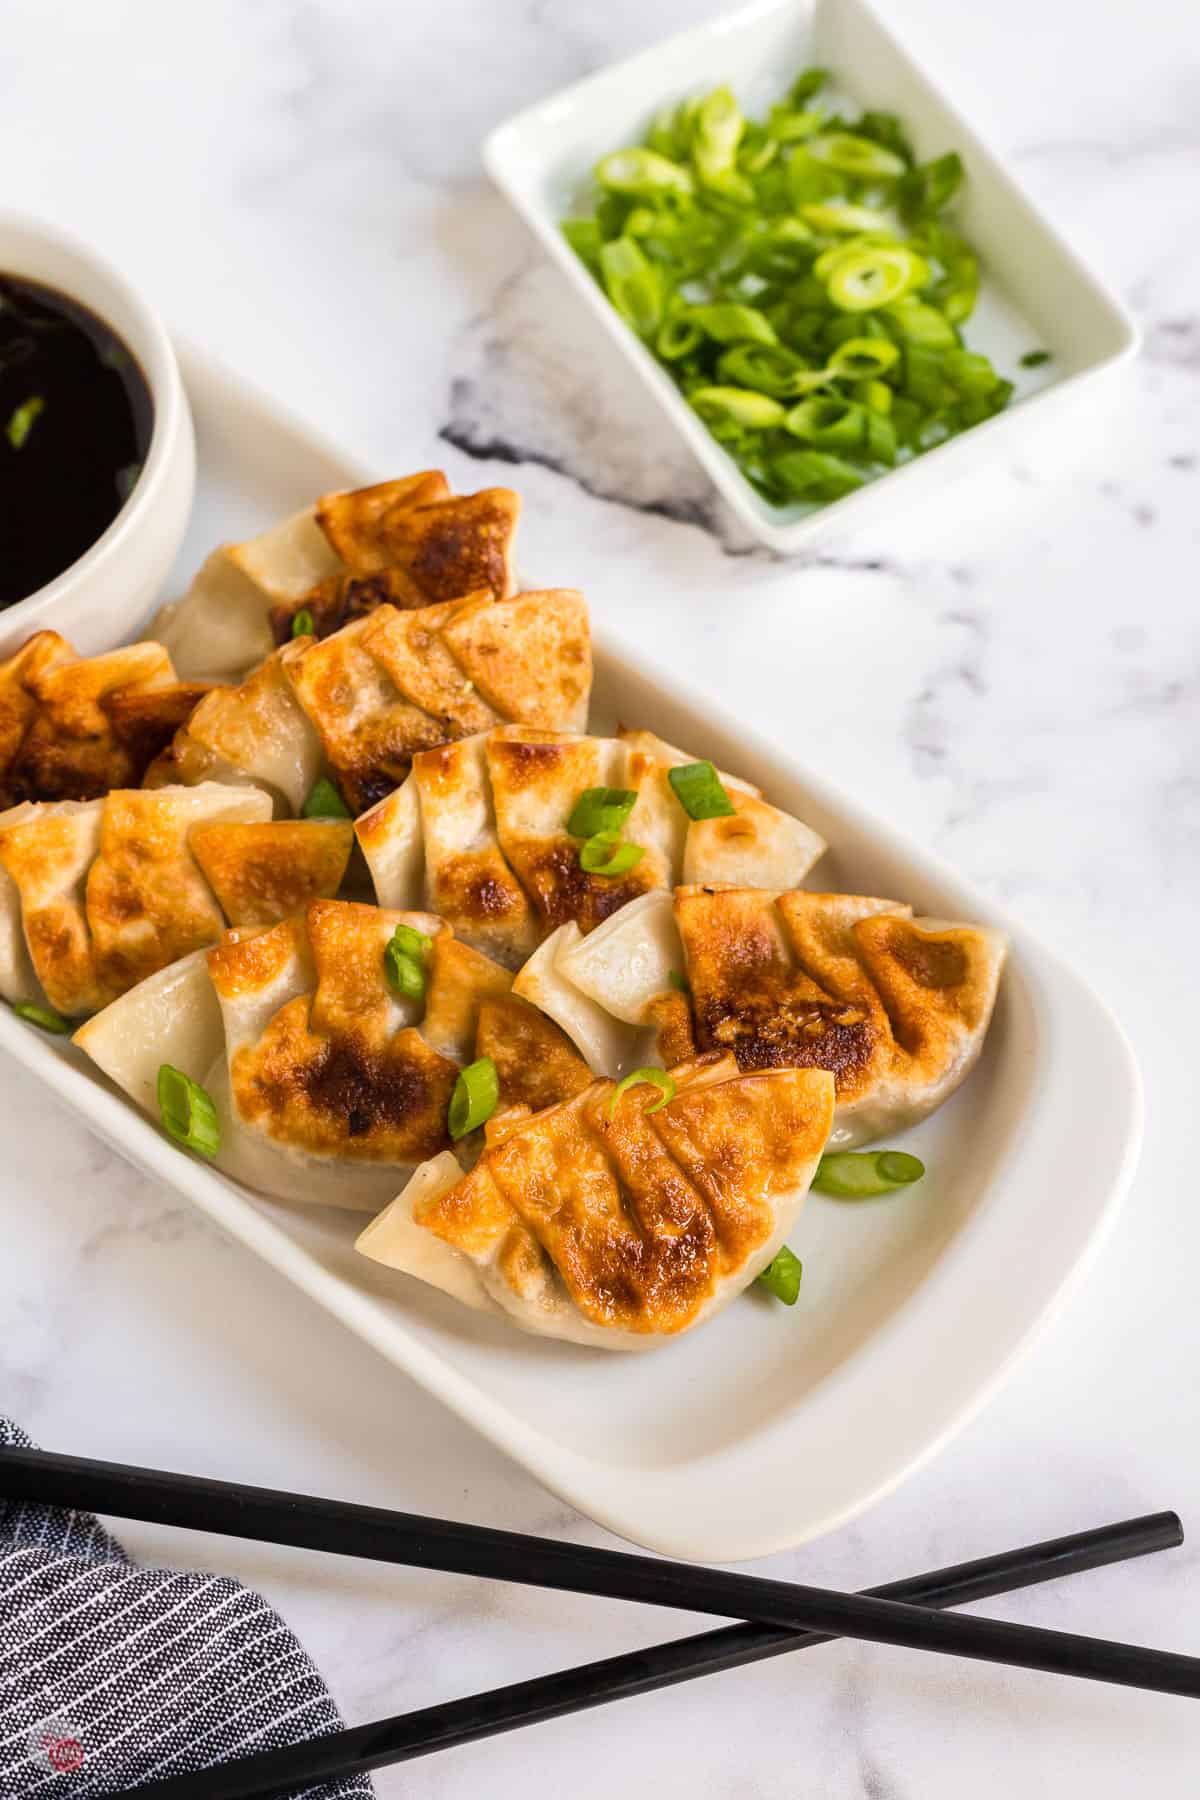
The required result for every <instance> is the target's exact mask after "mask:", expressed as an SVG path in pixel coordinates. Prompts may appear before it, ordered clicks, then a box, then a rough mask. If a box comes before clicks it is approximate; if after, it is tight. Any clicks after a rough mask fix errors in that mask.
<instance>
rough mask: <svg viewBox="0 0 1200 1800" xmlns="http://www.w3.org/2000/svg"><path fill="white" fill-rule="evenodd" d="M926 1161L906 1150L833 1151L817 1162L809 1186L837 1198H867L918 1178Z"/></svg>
mask: <svg viewBox="0 0 1200 1800" xmlns="http://www.w3.org/2000/svg"><path fill="white" fill-rule="evenodd" d="M924 1173H925V1164H924V1163H923V1162H922V1161H921V1159H920V1158H919V1157H917V1156H910V1155H909V1154H908V1152H907V1151H906V1150H861V1151H860V1150H834V1151H831V1152H830V1154H829V1155H828V1156H823V1157H822V1158H821V1160H820V1162H819V1163H818V1164H817V1172H816V1174H815V1175H814V1176H813V1181H812V1185H813V1188H814V1190H815V1191H816V1192H817V1193H819V1194H832V1195H833V1196H834V1197H835V1198H836V1199H838V1200H870V1199H872V1198H874V1196H875V1195H877V1194H891V1193H894V1192H895V1190H896V1189H897V1188H901V1187H910V1186H911V1185H912V1183H913V1182H914V1181H920V1179H921V1177H922V1175H924Z"/></svg>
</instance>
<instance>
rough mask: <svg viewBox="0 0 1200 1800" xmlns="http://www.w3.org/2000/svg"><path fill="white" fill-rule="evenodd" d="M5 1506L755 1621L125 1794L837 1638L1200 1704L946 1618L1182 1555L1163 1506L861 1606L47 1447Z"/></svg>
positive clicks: (187, 1788) (620, 1692) (175, 1791)
mask: <svg viewBox="0 0 1200 1800" xmlns="http://www.w3.org/2000/svg"><path fill="white" fill-rule="evenodd" d="M0 1499H9V1500H31V1501H40V1502H43V1503H45V1504H48V1505H53V1506H63V1507H70V1508H78V1509H80V1510H85V1509H86V1510H89V1511H93V1512H99V1513H105V1514H108V1515H110V1516H113V1517H117V1518H122V1519H140V1520H143V1521H146V1522H148V1523H152V1524H156V1525H179V1526H184V1527H187V1528H188V1529H190V1530H193V1531H208V1532H215V1533H218V1534H220V1535H223V1536H228V1537H241V1538H251V1539H254V1540H256V1541H258V1542H262V1543H277V1544H287V1545H292V1546H296V1547H299V1548H302V1549H310V1550H327V1551H331V1552H333V1553H334V1554H336V1555H340V1556H356V1557H363V1558H366V1559H368V1560H371V1561H376V1562H390V1563H401V1564H405V1565H407V1566H408V1567H411V1568H422V1569H440V1570H444V1571H446V1572H447V1573H451V1574H457V1575H480V1576H485V1577H488V1578H489V1579H491V1580H494V1581H514V1582H520V1583H523V1584H525V1585H528V1586H533V1587H547V1588H558V1589H562V1590H565V1591H568V1592H572V1593H580V1594H603V1595H606V1596H609V1597H610V1598H614V1599H622V1600H638V1601H642V1602H643V1603H645V1604H649V1605H652V1606H667V1607H677V1608H680V1609H682V1610H684V1611H686V1612H701V1613H715V1614H717V1615H719V1616H722V1617H725V1618H737V1619H745V1620H749V1621H752V1622H751V1623H748V1624H741V1625H735V1626H731V1627H727V1628H725V1629H724V1630H720V1631H710V1632H704V1633H701V1634H700V1635H698V1636H694V1637H690V1638H682V1639H676V1640H674V1641H672V1642H671V1643H667V1644H659V1645H655V1646H654V1647H652V1648H651V1649H648V1650H641V1651H634V1652H632V1653H631V1654H629V1655H625V1656H613V1657H607V1658H605V1659H604V1660H603V1661H601V1662H594V1663H585V1664H583V1665H582V1666H581V1667H579V1668H575V1669H566V1670H563V1671H562V1672H560V1673H559V1674H556V1675H547V1676H542V1677H540V1678H538V1679H537V1680H533V1681H522V1682H517V1683H515V1684H513V1685H512V1686H509V1687H503V1688H493V1689H491V1690H489V1691H488V1692H487V1693H484V1694H475V1695H471V1696H470V1697H468V1698H466V1699H462V1700H454V1701H449V1702H446V1703H445V1704H443V1705H440V1706H431V1707H424V1708H422V1709H421V1710H420V1711H418V1712H411V1713H401V1714H399V1715H397V1716H396V1717H395V1718H391V1719H381V1720H379V1721H377V1722H376V1723H375V1724H371V1725H358V1726H354V1727H352V1728H350V1729H349V1730H346V1731H339V1732H334V1733H332V1734H330V1735H329V1736H327V1737H323V1738H316V1739H310V1740H308V1741H307V1742H305V1743H301V1744H296V1745H294V1746H291V1747H290V1748H287V1749H283V1750H267V1751H262V1752H259V1753H257V1754H255V1755H252V1756H244V1757H237V1758H235V1759H233V1760H232V1761H230V1762H227V1763H223V1764H220V1765H218V1766H217V1767H215V1768H210V1769H205V1770H202V1771H200V1772H198V1773H189V1774H184V1775H173V1776H168V1777H166V1778H165V1779H164V1780H157V1781H151V1782H147V1783H145V1784H144V1785H142V1786H140V1787H137V1788H131V1789H127V1790H125V1794H124V1797H123V1800H268V1797H269V1796H272V1795H276V1796H278V1795H286V1794H287V1793H289V1792H290V1791H291V1790H292V1789H294V1788H295V1787H296V1786H297V1784H307V1783H312V1782H317V1781H322V1780H332V1779H334V1778H337V1777H345V1776H348V1775H352V1774H359V1773H363V1772H366V1771H369V1770H371V1769H378V1768H382V1767H384V1766H385V1765H387V1764H389V1763H397V1762H406V1761H409V1760H411V1759H413V1758H415V1757H419V1756H428V1755H430V1754H432V1753H433V1752H434V1751H436V1750H446V1749H449V1748H451V1747H452V1746H453V1745H456V1744H465V1743H470V1742H471V1741H472V1740H474V1739H476V1738H481V1737H490V1736H492V1735H494V1734H495V1733H498V1732H501V1731H510V1730H513V1729H515V1728H516V1727H518V1726H521V1725H532V1724H536V1723H538V1722H539V1721H541V1720H543V1719H552V1718H559V1717H561V1716H562V1715H563V1714H565V1713H570V1712H578V1711H581V1710H583V1709H584V1708H585V1707H589V1706H597V1705H601V1704H603V1703H604V1702H606V1701H609V1700H620V1699H626V1698H629V1697H630V1696H632V1695H635V1694H645V1693H650V1692H652V1691H653V1690H654V1689H655V1688H660V1687H669V1686H671V1685H673V1684H674V1683H676V1682H680V1681H689V1680H692V1679H694V1678H695V1677H697V1676H700V1675H712V1674H716V1673H718V1672H719V1671H721V1670H723V1669H733V1668H739V1667H741V1666H742V1665H743V1664H745V1663H750V1662H757V1661H760V1660H762V1659H763V1658H765V1657H768V1656H778V1655H780V1654H781V1653H783V1652H784V1651H788V1650H802V1649H807V1648H809V1647H810V1646H811V1645H813V1644H818V1643H823V1642H826V1641H828V1639H829V1638H830V1637H851V1638H863V1639H865V1640H867V1641H869V1642H874V1643H885V1644H900V1645H904V1646H907V1647H908V1648H911V1649H915V1650H934V1651H939V1652H941V1653H943V1654H945V1655H952V1656H967V1657H973V1658H977V1659H980V1660H983V1661H987V1662H998V1663H1003V1664H1006V1665H1008V1666H1009V1667H1012V1668H1027V1669H1043V1670H1047V1671H1050V1672H1052V1673H1055V1674H1061V1675H1076V1676H1082V1677H1085V1678H1087V1679H1090V1680H1094V1681H1109V1682H1115V1683H1118V1684H1120V1685H1122V1686H1126V1687H1142V1688H1149V1689H1152V1690H1154V1691H1157V1692H1159V1693H1169V1694H1183V1695H1189V1696H1193V1697H1200V1658H1196V1657H1190V1656H1179V1655H1176V1654H1174V1653H1172V1652H1170V1651H1165V1650H1150V1649H1145V1648H1143V1647H1141V1646H1139V1645H1136V1644H1120V1643H1112V1642H1109V1641H1107V1640H1105V1639H1102V1638H1088V1637H1079V1636H1075V1635H1073V1634H1071V1633H1068V1632H1062V1631H1047V1630H1042V1629H1039V1628H1036V1627H1033V1626H1025V1625H1010V1624H1007V1623H1004V1622H1002V1621H1000V1620H997V1619H986V1618H985V1619H981V1618H978V1617H973V1616H966V1617H962V1616H958V1617H955V1616H950V1617H947V1616H945V1615H943V1614H942V1613H941V1612H940V1611H939V1610H936V1609H939V1608H942V1607H950V1606H961V1605H963V1604H965V1603H966V1602H967V1601H971V1600H982V1599H986V1598H987V1597H988V1596H990V1595H992V1594H1001V1593H1005V1592H1008V1591H1010V1590H1012V1589H1016V1588H1021V1587H1028V1586H1032V1585H1033V1584H1035V1583H1037V1582H1042V1581H1049V1580H1052V1579H1054V1578H1055V1577H1057V1576H1059V1575H1070V1574H1076V1573H1079V1572H1081V1571H1082V1570H1084V1569H1093V1568H1099V1567H1101V1566H1103V1565H1104V1564H1106V1563H1112V1562H1122V1561H1125V1560H1126V1559H1128V1558H1130V1557H1134V1556H1144V1555H1146V1554H1148V1553H1149V1552H1150V1551H1153V1550H1166V1549H1171V1548H1174V1547H1176V1546H1178V1545H1179V1544H1181V1543H1182V1542H1183V1528H1182V1526H1181V1524H1180V1522H1179V1519H1178V1517H1177V1515H1176V1514H1175V1513H1170V1512H1164V1513H1154V1514H1151V1515H1149V1516H1147V1517H1145V1518H1140V1519H1127V1520H1122V1521H1121V1522H1119V1523H1117V1524H1114V1525H1108V1526H1103V1527H1101V1528H1099V1529H1098V1530H1095V1531H1087V1532H1080V1533H1077V1534H1075V1535H1073V1536H1071V1537H1064V1538H1054V1539H1051V1540H1049V1541H1048V1542H1046V1543H1042V1544H1034V1545H1030V1546H1028V1547H1026V1548H1024V1549H1020V1550H1010V1551H1007V1552H1005V1553H1003V1554H1002V1555H999V1556H991V1557H984V1558H982V1559H981V1560H979V1561H977V1562H969V1563H960V1564H958V1565H956V1566H954V1567H952V1568H948V1569H939V1570H935V1571H934V1572H933V1573H932V1574H928V1575H918V1576H914V1577H912V1578H911V1579H910V1580H907V1581H898V1582H893V1583H891V1584H890V1585H888V1586H886V1587H882V1588H876V1589H872V1590H870V1591H869V1592H868V1593H865V1594H843V1593H838V1592H834V1591H832V1590H830V1589H827V1588H814V1587H808V1586H803V1585H800V1584H793V1583H789V1582H782V1581H771V1580H767V1579H765V1578H763V1577H761V1576H754V1575H740V1574H735V1573H732V1572H729V1571H726V1570H721V1569H707V1568H701V1567H694V1566H690V1565H688V1564H684V1563H672V1562H667V1561H662V1560H659V1559H658V1558H655V1557H649V1556H636V1555H633V1554H631V1553H627V1552H623V1551H618V1550H595V1549H591V1548H589V1547H587V1546H582V1545H573V1544H559V1543H555V1542H554V1541H553V1540H552V1539H549V1538H536V1537H525V1536H522V1535H521V1534H520V1533H518V1532H511V1531H495V1530H492V1529H490V1528H489V1527H486V1526H480V1525H465V1524H459V1523H456V1522H454V1521H451V1520H447V1519H431V1518H423V1517H421V1516H419V1515H417V1514H412V1513H396V1512H389V1511H387V1510H385V1509H384V1508H381V1507H371V1506H354V1505H350V1504H348V1503H347V1502H345V1501H340V1500H324V1499H317V1498H313V1497H310V1496H306V1495H302V1494H288V1493H279V1492H275V1491H273V1490H272V1489H269V1488H253V1487H243V1486H241V1485H239V1484H237V1483H232V1482H224V1481H205V1480H201V1479H199V1478H197V1477H195V1476H190V1475H175V1474H169V1473H166V1472H163V1471H160V1470H155V1469H137V1468H127V1467H124V1466H122V1465H120V1464H116V1463H104V1462H93V1461H89V1460H87V1459H85V1458H81V1457H74V1456H55V1455H51V1454H49V1453H47V1452H45V1451H37V1450H20V1449H11V1450H2V1451H0ZM109 1800H116V1796H111V1797H109Z"/></svg>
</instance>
